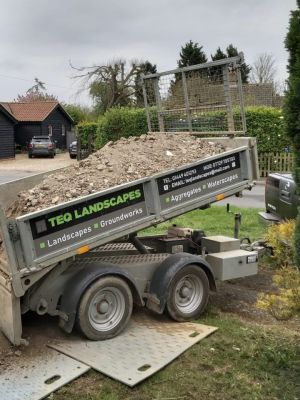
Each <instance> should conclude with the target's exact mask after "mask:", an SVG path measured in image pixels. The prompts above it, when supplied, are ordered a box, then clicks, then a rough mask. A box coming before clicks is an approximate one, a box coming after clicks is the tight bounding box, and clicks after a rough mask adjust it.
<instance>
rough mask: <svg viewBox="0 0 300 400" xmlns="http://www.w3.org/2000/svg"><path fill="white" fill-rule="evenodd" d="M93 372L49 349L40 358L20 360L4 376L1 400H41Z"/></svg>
mask: <svg viewBox="0 0 300 400" xmlns="http://www.w3.org/2000/svg"><path fill="white" fill-rule="evenodd" d="M89 369H90V367H88V366H87V365H85V364H82V363H81V362H79V361H77V360H75V359H73V358H70V357H67V356H65V355H64V354H62V353H60V352H57V351H55V350H52V349H49V348H46V347H45V348H43V351H41V352H40V354H39V355H35V356H34V357H32V358H28V357H27V358H24V360H23V359H19V360H18V363H15V362H13V363H12V365H8V366H7V368H6V369H5V370H4V371H1V373H0V399H3V400H4V399H5V400H39V399H42V398H44V397H46V396H48V395H49V394H51V393H52V392H54V391H55V390H57V389H59V388H60V387H62V386H64V385H66V384H67V383H69V382H71V381H72V380H74V379H76V378H78V377H79V376H80V375H82V374H84V373H85V372H87V371H88V370H89Z"/></svg>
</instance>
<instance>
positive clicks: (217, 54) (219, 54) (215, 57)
mask: <svg viewBox="0 0 300 400" xmlns="http://www.w3.org/2000/svg"><path fill="white" fill-rule="evenodd" d="M224 58H227V55H226V54H225V53H223V51H222V50H221V48H220V47H218V48H217V50H216V52H215V54H211V59H212V61H217V60H223V59H224Z"/></svg>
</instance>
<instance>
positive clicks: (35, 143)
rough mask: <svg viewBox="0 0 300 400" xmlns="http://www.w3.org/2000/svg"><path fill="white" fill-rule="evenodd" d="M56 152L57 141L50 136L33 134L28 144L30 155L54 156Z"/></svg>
mask: <svg viewBox="0 0 300 400" xmlns="http://www.w3.org/2000/svg"><path fill="white" fill-rule="evenodd" d="M55 154H56V145H55V142H54V141H53V140H52V139H51V137H49V136H33V138H32V139H31V141H30V143H29V145H28V157H29V158H32V156H48V157H51V158H53V157H54V156H55Z"/></svg>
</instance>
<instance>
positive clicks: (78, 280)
mask: <svg viewBox="0 0 300 400" xmlns="http://www.w3.org/2000/svg"><path fill="white" fill-rule="evenodd" d="M108 275H111V276H117V277H120V278H123V279H124V280H125V281H126V282H127V283H128V285H129V287H130V289H131V291H132V295H133V299H134V302H135V303H136V304H138V305H144V301H143V299H142V296H141V294H140V293H139V290H138V289H137V285H136V283H135V280H134V278H133V277H132V276H131V275H130V274H129V273H128V272H127V271H125V270H123V269H121V268H119V267H118V266H116V265H114V264H108V263H107V264H102V263H101V265H99V263H89V264H88V266H87V267H86V268H82V269H80V270H79V271H78V272H77V273H74V274H72V275H71V277H70V279H69V280H68V281H67V282H66V284H65V289H64V294H63V296H62V298H61V302H60V306H59V309H60V311H61V312H62V313H63V314H65V315H67V319H63V318H60V322H59V326H60V327H61V328H62V329H63V330H64V331H65V332H67V333H70V332H71V331H72V329H73V327H74V323H75V318H76V313H77V307H78V304H79V301H80V299H81V297H82V295H83V293H84V292H85V290H86V289H87V288H88V287H89V286H90V285H91V284H92V283H93V282H94V281H96V280H97V279H99V278H101V277H104V276H108Z"/></svg>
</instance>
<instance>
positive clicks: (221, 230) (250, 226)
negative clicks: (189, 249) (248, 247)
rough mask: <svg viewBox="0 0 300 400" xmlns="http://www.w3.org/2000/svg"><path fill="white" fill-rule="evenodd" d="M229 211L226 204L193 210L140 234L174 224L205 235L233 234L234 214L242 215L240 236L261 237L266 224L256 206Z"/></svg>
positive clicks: (157, 230) (251, 238)
mask: <svg viewBox="0 0 300 400" xmlns="http://www.w3.org/2000/svg"><path fill="white" fill-rule="evenodd" d="M230 211H231V212H230V213H227V212H226V206H224V207H223V206H213V207H211V208H209V209H207V210H195V211H191V212H189V213H187V214H184V215H181V216H180V217H177V218H174V219H172V220H169V221H167V222H163V223H162V224H159V225H158V226H157V227H156V228H154V227H153V228H149V229H146V230H144V231H143V232H142V233H141V234H144V235H154V234H160V233H164V232H166V230H167V229H168V227H169V226H170V225H172V224H176V225H178V226H181V227H188V228H193V229H196V228H197V229H202V230H204V231H205V233H206V235H207V236H210V235H226V236H233V232H234V214H235V213H240V214H241V215H242V223H241V227H240V235H239V237H240V238H244V237H249V238H250V240H251V241H254V240H257V239H261V238H262V237H263V235H264V233H265V230H266V224H265V223H264V222H263V221H262V219H261V218H260V217H259V215H258V211H260V210H258V209H257V208H237V207H233V206H231V207H230Z"/></svg>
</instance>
